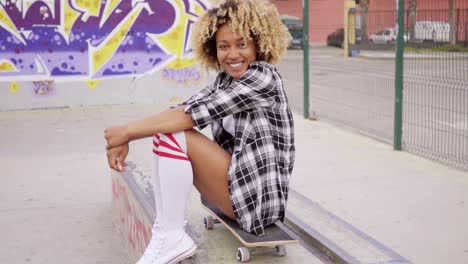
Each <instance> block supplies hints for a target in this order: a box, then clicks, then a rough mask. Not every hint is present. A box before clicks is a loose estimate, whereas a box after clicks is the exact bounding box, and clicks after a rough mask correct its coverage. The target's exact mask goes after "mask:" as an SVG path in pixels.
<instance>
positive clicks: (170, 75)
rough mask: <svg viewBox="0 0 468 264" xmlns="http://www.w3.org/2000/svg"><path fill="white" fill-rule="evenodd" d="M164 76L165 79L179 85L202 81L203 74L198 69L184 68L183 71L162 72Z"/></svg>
mask: <svg viewBox="0 0 468 264" xmlns="http://www.w3.org/2000/svg"><path fill="white" fill-rule="evenodd" d="M162 76H163V77H164V78H165V79H169V80H171V81H175V82H178V83H187V82H191V81H193V82H198V81H200V79H201V77H202V74H201V73H200V71H199V70H198V69H196V68H182V69H167V68H166V69H164V70H163V71H162Z"/></svg>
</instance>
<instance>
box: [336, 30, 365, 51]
mask: <svg viewBox="0 0 468 264" xmlns="http://www.w3.org/2000/svg"><path fill="white" fill-rule="evenodd" d="M344 34H345V32H344V29H343V28H339V29H337V30H335V31H334V32H333V33H331V34H330V35H328V37H327V45H328V46H336V47H341V48H343V47H344ZM355 34H356V44H359V43H361V40H362V38H361V30H360V29H355Z"/></svg>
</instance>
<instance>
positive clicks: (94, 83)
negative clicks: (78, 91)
mask: <svg viewBox="0 0 468 264" xmlns="http://www.w3.org/2000/svg"><path fill="white" fill-rule="evenodd" d="M85 83H86V84H87V85H88V87H89V89H90V90H91V91H94V89H96V86H98V84H99V83H101V81H100V80H90V81H85Z"/></svg>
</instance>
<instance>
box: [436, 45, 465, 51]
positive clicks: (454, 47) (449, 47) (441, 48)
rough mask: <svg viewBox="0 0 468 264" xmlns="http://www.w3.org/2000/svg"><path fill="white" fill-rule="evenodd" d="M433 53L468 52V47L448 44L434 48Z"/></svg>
mask: <svg viewBox="0 0 468 264" xmlns="http://www.w3.org/2000/svg"><path fill="white" fill-rule="evenodd" d="M432 50H433V51H443V52H468V47H466V48H465V47H462V46H459V45H454V44H447V45H443V46H438V47H434V48H432Z"/></svg>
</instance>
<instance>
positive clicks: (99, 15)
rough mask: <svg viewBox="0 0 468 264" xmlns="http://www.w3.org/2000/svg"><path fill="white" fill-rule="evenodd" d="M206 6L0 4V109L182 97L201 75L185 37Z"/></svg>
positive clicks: (14, 0) (180, 2)
mask: <svg viewBox="0 0 468 264" xmlns="http://www.w3.org/2000/svg"><path fill="white" fill-rule="evenodd" d="M212 3H213V1H210V0H101V1H91V0H62V1H59V0H0V110H11V109H24V108H26V109H27V108H36V107H60V106H73V105H92V104H109V103H110V104H125V103H134V102H140V101H141V102H144V103H146V102H158V103H161V102H169V101H171V100H172V101H174V100H178V98H179V97H185V93H192V92H193V90H196V89H199V88H200V87H201V86H203V85H205V83H206V82H207V78H209V76H207V73H206V72H204V71H203V70H201V69H200V68H199V67H198V66H197V64H196V62H195V61H194V59H193V58H192V56H191V48H190V45H189V39H190V33H191V29H192V27H193V24H194V22H195V21H196V20H197V18H198V17H199V16H200V15H201V14H202V13H203V12H204V11H205V10H206V9H207V8H208V7H210V6H211V5H212ZM181 87H189V88H190V89H188V90H187V91H181V89H182V90H183V88H181ZM179 88H180V89H179ZM99 90H100V91H99ZM162 90H164V91H162ZM168 90H169V91H170V90H180V91H175V92H174V93H170V92H168ZM159 95H161V96H163V97H164V98H161V97H160V96H159ZM152 96H155V97H154V99H153V100H151V99H149V98H151V97H152ZM168 96H169V97H168ZM158 98H159V99H158ZM174 98H175V99H174Z"/></svg>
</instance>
